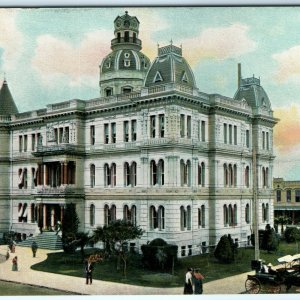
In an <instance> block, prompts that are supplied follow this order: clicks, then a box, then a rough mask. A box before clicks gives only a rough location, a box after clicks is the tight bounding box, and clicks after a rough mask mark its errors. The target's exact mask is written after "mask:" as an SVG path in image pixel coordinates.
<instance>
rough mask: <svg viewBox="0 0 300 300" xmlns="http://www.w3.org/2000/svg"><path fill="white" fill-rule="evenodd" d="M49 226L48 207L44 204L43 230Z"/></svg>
mask: <svg viewBox="0 0 300 300" xmlns="http://www.w3.org/2000/svg"><path fill="white" fill-rule="evenodd" d="M46 225H47V205H46V204H43V226H42V227H43V228H45V226H46Z"/></svg>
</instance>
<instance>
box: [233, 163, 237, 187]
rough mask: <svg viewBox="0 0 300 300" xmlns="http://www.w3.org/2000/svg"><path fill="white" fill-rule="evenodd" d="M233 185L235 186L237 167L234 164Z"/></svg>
mask: <svg viewBox="0 0 300 300" xmlns="http://www.w3.org/2000/svg"><path fill="white" fill-rule="evenodd" d="M233 185H234V186H235V187H236V186H237V166H236V164H234V165H233Z"/></svg>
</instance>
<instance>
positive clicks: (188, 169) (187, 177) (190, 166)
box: [186, 160, 192, 186]
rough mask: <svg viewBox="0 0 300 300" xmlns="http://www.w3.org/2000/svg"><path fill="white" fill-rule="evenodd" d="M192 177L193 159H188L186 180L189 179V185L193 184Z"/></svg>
mask: <svg viewBox="0 0 300 300" xmlns="http://www.w3.org/2000/svg"><path fill="white" fill-rule="evenodd" d="M191 179H192V165H191V161H190V160H188V161H187V163H186V180H187V183H186V184H187V186H191Z"/></svg>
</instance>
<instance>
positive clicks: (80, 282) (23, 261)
mask: <svg viewBox="0 0 300 300" xmlns="http://www.w3.org/2000/svg"><path fill="white" fill-rule="evenodd" d="M6 249H7V246H0V253H1V254H5V253H6ZM49 252H50V251H49V250H44V249H38V252H37V257H35V258H33V257H32V252H31V248H30V247H18V246H17V247H16V253H15V254H13V253H12V254H11V256H10V258H9V260H8V261H5V262H4V263H1V264H0V280H5V281H12V282H18V283H24V284H30V285H37V286H43V287H48V288H53V289H58V290H64V291H69V292H73V293H76V294H83V295H182V293H183V287H179V288H178V287H176V288H153V287H143V286H133V285H128V284H122V283H115V282H108V281H102V280H93V284H92V285H86V284H85V278H79V277H73V276H67V275H60V274H53V273H46V272H40V271H35V270H32V269H30V266H31V265H33V264H36V263H38V262H40V261H43V260H45V259H46V258H47V253H49ZM51 252H53V251H51ZM13 256H18V262H19V271H18V272H13V271H12V270H11V267H12V262H11V260H12V258H13ZM247 274H253V272H250V273H243V274H239V275H236V276H231V277H227V278H224V279H220V280H215V281H211V282H208V283H204V286H203V289H204V293H205V294H206V295H209V294H240V293H244V292H245V280H246V278H247ZM293 292H295V291H294V290H293ZM298 292H299V291H298ZM0 295H1V292H0Z"/></svg>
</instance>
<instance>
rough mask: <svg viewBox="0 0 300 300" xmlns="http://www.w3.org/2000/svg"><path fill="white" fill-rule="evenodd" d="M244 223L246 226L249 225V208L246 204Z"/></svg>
mask: <svg viewBox="0 0 300 300" xmlns="http://www.w3.org/2000/svg"><path fill="white" fill-rule="evenodd" d="M245 222H246V223H247V224H249V223H250V206H249V204H248V203H247V204H246V208H245Z"/></svg>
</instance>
